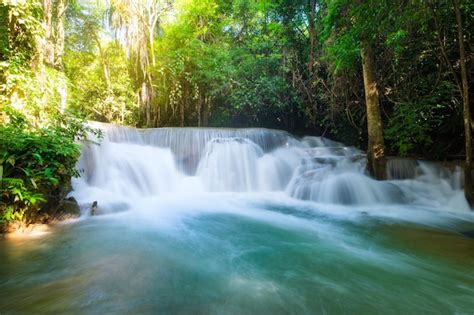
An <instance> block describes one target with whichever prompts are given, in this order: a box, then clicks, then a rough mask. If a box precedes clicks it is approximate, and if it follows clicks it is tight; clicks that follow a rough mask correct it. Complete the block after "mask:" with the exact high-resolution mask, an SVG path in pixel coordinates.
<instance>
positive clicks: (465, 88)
mask: <svg viewBox="0 0 474 315" xmlns="http://www.w3.org/2000/svg"><path fill="white" fill-rule="evenodd" d="M453 5H454V11H455V14H456V21H457V29H458V45H459V62H460V64H461V82H462V100H463V116H464V138H465V155H466V162H465V163H466V164H465V166H464V186H465V187H464V193H465V196H466V199H467V201H468V202H469V204H471V205H472V203H473V196H472V139H471V112H470V108H469V85H468V80H467V68H466V49H465V47H464V31H463V22H462V16H461V9H460V7H459V0H453Z"/></svg>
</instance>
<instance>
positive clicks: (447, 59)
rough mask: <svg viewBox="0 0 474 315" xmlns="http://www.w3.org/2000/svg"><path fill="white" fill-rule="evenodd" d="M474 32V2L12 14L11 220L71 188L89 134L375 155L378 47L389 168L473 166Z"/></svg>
mask: <svg viewBox="0 0 474 315" xmlns="http://www.w3.org/2000/svg"><path fill="white" fill-rule="evenodd" d="M473 17H474V3H473V2H472V1H467V0H462V1H460V0H454V1H451V0H446V1H445V0H426V1H418V0H406V1H405V0H403V1H388V0H384V1H379V0H365V1H350V0H273V1H271V0H175V1H171V0H140V1H132V0H107V1H105V0H104V1H101V0H41V1H40V0H2V3H1V4H0V20H1V22H0V91H1V92H0V106H1V111H0V115H1V116H0V122H1V135H0V141H1V149H0V154H1V155H0V165H1V168H0V178H2V188H1V189H2V190H1V192H2V201H1V202H0V203H1V204H0V206H1V207H2V209H3V213H4V214H3V218H4V220H9V219H11V218H13V217H18V218H20V217H23V216H24V215H25V211H24V209H27V208H29V209H31V208H32V207H33V208H35V207H37V209H39V204H40V203H41V202H43V201H45V196H48V195H51V194H53V195H54V194H55V195H57V194H60V192H59V191H60V190H62V187H64V186H67V185H66V183H67V182H68V180H69V178H70V176H73V175H76V171H75V169H74V163H75V161H76V159H77V157H78V154H79V147H78V146H77V145H76V144H75V140H77V139H78V138H83V136H84V135H85V132H86V131H87V130H86V127H84V125H83V124H82V122H83V121H84V120H98V121H103V122H111V123H118V124H126V125H132V126H138V127H170V126H212V127H267V128H276V129H284V130H288V131H290V132H292V133H294V134H296V135H303V134H317V135H324V136H327V137H330V138H333V139H335V140H339V141H342V142H344V143H346V144H349V145H356V146H359V147H366V146H367V138H368V135H367V112H366V101H365V93H364V77H363V62H362V61H363V58H361V52H364V49H362V48H364V47H370V51H369V52H367V49H366V50H365V53H366V54H365V56H366V57H367V54H369V55H368V56H369V57H370V58H369V59H370V60H371V61H372V62H371V64H370V66H371V68H372V70H373V74H374V80H375V82H376V83H377V87H378V101H379V102H380V109H381V118H382V121H383V126H384V129H383V131H384V140H385V146H386V154H389V155H409V156H422V157H424V158H429V159H445V158H461V159H462V158H463V157H464V155H465V154H464V152H465V149H464V148H465V143H464V128H465V125H464V124H463V101H464V102H466V103H467V104H470V105H471V108H472V102H471V103H469V101H468V100H469V94H468V92H467V91H468V87H470V91H473V88H472V82H473V81H472V75H473V73H474V62H473V59H474V47H473V43H474V40H473V37H474V33H473V32H474V18H473ZM460 38H463V41H461V42H460V41H459V39H460ZM461 43H462V45H461ZM461 46H463V47H462V49H461V48H460V47H461ZM461 54H464V58H463V57H462V55H461ZM362 56H364V54H362ZM464 61H465V67H463V64H464V63H463V62H464ZM366 66H367V65H366ZM463 68H464V69H465V70H466V71H465V77H466V78H465V80H464V78H463V76H462V69H463ZM463 82H467V84H469V86H466V87H463ZM470 99H471V100H472V99H473V97H470ZM468 107H469V106H468ZM469 123H471V121H470V120H469V121H468V124H469ZM471 124H472V123H471ZM13 201H14V202H13ZM35 205H37V206H35ZM22 209H23V210H22ZM22 211H23V212H22Z"/></svg>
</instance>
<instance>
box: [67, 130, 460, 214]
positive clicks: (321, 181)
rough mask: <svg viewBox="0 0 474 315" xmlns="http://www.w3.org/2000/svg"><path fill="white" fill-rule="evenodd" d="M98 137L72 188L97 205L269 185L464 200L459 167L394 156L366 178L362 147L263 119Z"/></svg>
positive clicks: (452, 206) (369, 196) (115, 207)
mask: <svg viewBox="0 0 474 315" xmlns="http://www.w3.org/2000/svg"><path fill="white" fill-rule="evenodd" d="M91 125H92V127H94V128H98V129H101V130H102V131H103V138H102V139H97V138H94V137H92V136H91V139H90V140H91V141H90V142H88V143H86V144H85V145H84V147H83V151H82V155H81V158H80V160H79V162H78V164H77V168H78V170H79V172H80V174H81V176H80V177H79V178H76V179H74V180H73V183H72V184H73V192H72V193H71V195H72V196H74V197H75V198H76V199H77V200H78V202H79V203H80V204H83V205H88V204H90V203H91V202H92V201H96V200H97V201H99V204H100V205H101V210H102V211H103V212H113V211H119V210H124V209H128V208H132V207H133V204H135V203H137V202H138V201H140V200H143V199H146V198H157V197H160V196H165V195H172V194H179V195H181V196H182V195H186V194H193V195H195V194H203V193H228V192H234V193H265V192H274V193H280V194H286V195H287V196H289V197H293V198H296V199H302V200H307V201H312V202H318V203H324V204H340V205H347V206H351V205H358V206H360V205H377V204H385V205H386V204H406V203H412V204H416V205H422V206H429V207H437V208H443V209H447V210H453V211H467V210H468V209H469V207H468V205H467V203H466V202H465V200H464V198H463V194H462V187H461V185H460V182H461V177H460V174H461V172H460V169H454V170H448V169H445V168H442V167H441V166H439V165H435V164H429V163H426V162H422V161H415V160H390V161H389V163H388V170H387V173H388V177H389V180H388V181H384V182H380V181H376V180H373V179H371V178H370V177H368V176H367V174H366V171H365V163H366V160H365V155H364V154H363V152H361V151H360V150H358V149H356V148H352V147H347V146H344V145H343V144H342V143H338V142H335V141H332V140H329V139H326V138H322V137H304V138H302V139H298V138H296V137H294V136H292V135H291V134H289V133H287V132H284V131H279V130H269V129H262V128H253V129H219V128H156V129H135V128H130V127H120V126H114V125H110V124H103V123H91Z"/></svg>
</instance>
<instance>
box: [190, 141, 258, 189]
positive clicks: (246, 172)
mask: <svg viewBox="0 0 474 315" xmlns="http://www.w3.org/2000/svg"><path fill="white" fill-rule="evenodd" d="M262 156H263V150H262V148H261V147H260V146H258V145H256V144H255V143H254V142H252V141H250V140H248V139H244V138H223V139H219V138H218V139H214V140H211V141H210V142H209V143H208V144H207V146H206V150H205V153H204V156H203V157H202V158H201V162H200V163H199V166H198V171H197V176H198V177H199V178H200V179H201V180H202V181H203V183H204V185H205V187H206V188H207V189H208V190H209V191H236V192H240V191H255V190H257V189H258V176H256V174H257V161H258V159H259V158H260V157H262Z"/></svg>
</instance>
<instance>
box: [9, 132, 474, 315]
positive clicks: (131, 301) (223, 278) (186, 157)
mask: <svg viewBox="0 0 474 315" xmlns="http://www.w3.org/2000/svg"><path fill="white" fill-rule="evenodd" d="M95 126H96V127H99V128H102V129H103V130H104V138H103V139H102V140H99V139H92V140H93V141H92V142H91V143H89V144H88V145H86V146H85V147H84V149H83V153H82V156H81V160H80V161H79V163H78V169H79V170H80V171H81V178H78V179H75V180H73V189H74V190H73V192H72V193H71V196H73V197H74V198H76V200H77V201H78V202H79V203H80V204H81V205H82V209H83V215H82V216H81V218H80V219H79V220H77V221H74V222H70V223H67V224H61V225H59V226H57V227H56V228H54V229H53V231H52V232H51V233H50V234H47V235H44V236H42V237H39V238H34V239H17V240H3V241H0V253H1V256H0V292H1V294H0V314H2V315H3V314H10V313H11V314H25V313H27V314H39V313H51V314H61V313H71V314H75V313H85V314H156V313H171V314H319V313H321V314H324V313H329V314H340V313H348V314H354V313H356V314H371V313H384V314H420V313H442V314H447V313H452V314H454V313H461V314H471V313H472V312H473V311H474V215H473V214H472V212H471V211H470V209H469V207H468V205H467V203H466V201H465V200H464V197H463V193H462V187H461V185H460V183H461V182H462V179H461V172H460V170H459V169H451V170H448V169H446V168H442V167H440V166H439V165H437V164H435V163H428V162H422V161H415V160H392V161H390V162H389V168H388V173H389V174H388V175H389V178H391V179H390V180H389V181H385V182H378V181H375V180H373V179H371V178H369V177H368V176H367V175H366V174H365V164H364V163H365V157H364V155H363V152H361V151H359V150H357V149H355V148H350V147H346V146H344V145H342V144H340V143H337V142H334V141H330V140H328V139H324V138H319V137H306V138H303V139H297V138H295V137H293V136H292V135H290V134H288V133H286V132H283V131H274V130H266V129H236V130H233V129H198V128H167V129H150V130H137V129H132V128H125V127H116V126H112V125H107V124H96V125H95ZM95 142H100V143H101V144H100V145H97V144H95ZM93 201H98V204H99V209H98V213H99V214H100V215H97V216H90V215H89V209H90V205H91V203H92V202H93Z"/></svg>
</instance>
